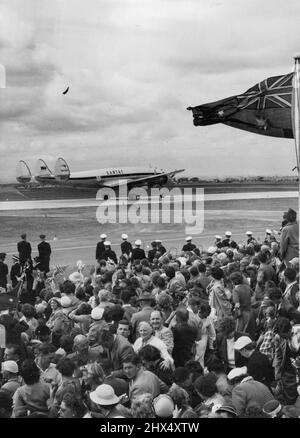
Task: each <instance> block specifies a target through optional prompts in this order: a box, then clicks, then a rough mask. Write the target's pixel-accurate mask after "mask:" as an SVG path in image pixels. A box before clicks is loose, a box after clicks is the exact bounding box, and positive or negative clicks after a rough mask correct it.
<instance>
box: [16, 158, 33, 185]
mask: <svg viewBox="0 0 300 438" xmlns="http://www.w3.org/2000/svg"><path fill="white" fill-rule="evenodd" d="M31 178H32V175H31V172H30V169H29V167H28V165H27V163H26V162H25V161H23V160H20V161H19V162H18V164H17V168H16V180H17V181H18V182H19V183H21V184H29V183H30V181H31Z"/></svg>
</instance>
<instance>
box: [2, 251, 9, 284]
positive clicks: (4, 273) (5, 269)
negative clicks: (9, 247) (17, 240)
mask: <svg viewBox="0 0 300 438" xmlns="http://www.w3.org/2000/svg"><path fill="white" fill-rule="evenodd" d="M5 258H6V253H5V252H1V253H0V287H3V288H4V289H6V287H7V275H8V266H7V264H6V263H4V261H5Z"/></svg>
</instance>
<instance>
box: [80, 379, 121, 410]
mask: <svg viewBox="0 0 300 438" xmlns="http://www.w3.org/2000/svg"><path fill="white" fill-rule="evenodd" d="M89 397H90V399H91V402H92V403H91V411H90V412H88V413H87V414H85V415H84V417H83V418H120V417H122V418H125V417H124V412H123V410H122V406H121V405H120V397H117V396H116V394H115V391H114V389H113V387H112V386H110V385H107V384H105V383H103V384H102V385H99V386H97V388H96V389H95V391H92V392H90V394H89Z"/></svg>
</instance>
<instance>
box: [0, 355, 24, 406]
mask: <svg viewBox="0 0 300 438" xmlns="http://www.w3.org/2000/svg"><path fill="white" fill-rule="evenodd" d="M18 373H19V367H18V364H17V362H15V361H14V360H6V361H4V362H2V377H3V379H4V381H5V383H4V384H3V385H2V386H1V391H5V392H7V393H8V394H9V396H10V397H11V398H12V397H13V395H14V393H15V392H16V390H17V389H18V388H19V387H20V386H21V384H20V380H19V378H18Z"/></svg>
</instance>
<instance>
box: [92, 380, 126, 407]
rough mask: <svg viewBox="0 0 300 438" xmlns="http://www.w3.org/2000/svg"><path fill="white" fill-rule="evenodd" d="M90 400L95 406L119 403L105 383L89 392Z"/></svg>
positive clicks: (111, 389)
mask: <svg viewBox="0 0 300 438" xmlns="http://www.w3.org/2000/svg"><path fill="white" fill-rule="evenodd" d="M90 399H91V400H92V401H93V402H94V403H96V405H103V406H109V405H114V404H117V403H119V401H120V398H119V397H117V396H116V394H115V391H114V389H113V387H112V386H110V385H106V384H105V383H104V384H102V385H99V386H97V388H96V389H95V391H92V392H90Z"/></svg>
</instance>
